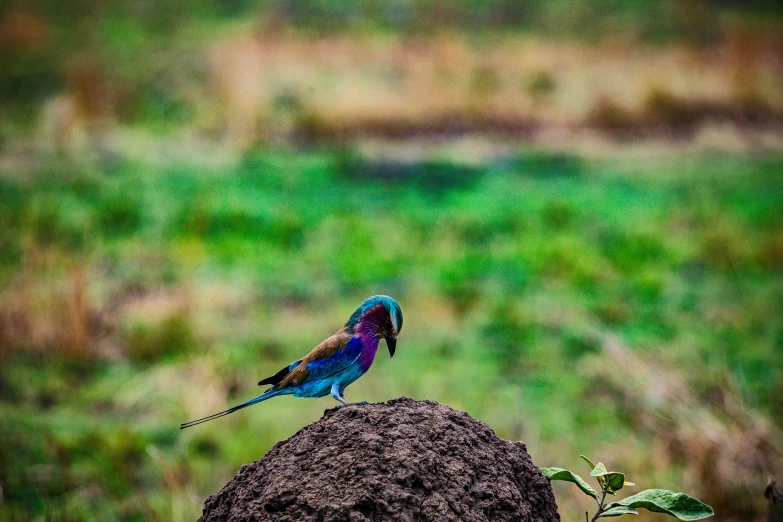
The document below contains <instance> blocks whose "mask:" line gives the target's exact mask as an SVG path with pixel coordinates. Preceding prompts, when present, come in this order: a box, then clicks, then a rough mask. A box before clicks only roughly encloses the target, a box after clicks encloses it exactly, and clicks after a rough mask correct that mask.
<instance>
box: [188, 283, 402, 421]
mask: <svg viewBox="0 0 783 522" xmlns="http://www.w3.org/2000/svg"><path fill="white" fill-rule="evenodd" d="M401 329H402V309H401V308H400V305H399V304H398V303H397V301H395V300H394V299H392V298H391V297H389V296H387V295H374V296H372V297H369V298H367V299H365V300H364V301H362V304H361V305H359V307H358V308H357V309H356V310H355V311H354V312H353V314H351V317H350V318H349V319H348V321H347V322H346V323H345V325H344V326H343V327H342V328H340V329H339V330H338V331H337V332H336V333H335V334H334V335H332V336H331V337H329V338H327V339H325V340H324V341H323V342H321V343H320V344H319V345H318V346H316V347H315V348H313V349H312V350H311V351H310V353H308V354H307V355H306V356H304V357H302V358H301V359H298V360H296V361H294V362H292V363H291V364H289V365H287V366H286V367H284V368H283V369H281V370H280V371H279V372H277V373H275V374H274V375H272V376H270V377H267V378H265V379H262V380H261V381H259V383H258V384H259V386H262V385H270V386H269V388H267V389H266V390H265V391H264V393H262V394H261V395H259V396H258V397H254V398H252V399H250V400H247V401H245V402H243V403H241V404H237V405H236V406H233V407H231V408H229V409H227V410H224V411H221V412H220V413H215V414H214V415H209V416H207V417H203V418H201V419H196V420H192V421H189V422H185V423H183V424H181V425H180V429H185V428H189V427H191V426H195V425H197V424H201V423H204V422H208V421H211V420H214V419H217V418H219V417H223V416H225V415H229V414H231V413H234V412H235V411H238V410H241V409H243V408H247V407H248V406H252V405H253V404H258V403H259V402H262V401H265V400H267V399H271V398H272V397H277V396H279V395H293V396H294V397H300V398H303V397H324V396H326V395H331V396H332V397H333V398H334V399H335V400H336V401H338V402H340V403H341V406H349V405H351V404H361V403H349V402H348V401H347V400H346V399H345V396H344V393H345V388H346V387H347V386H348V385H349V384H351V383H352V382H354V381H355V380H356V379H358V378H359V377H361V376H362V375H364V374H365V373H366V372H367V370H369V369H370V366H372V363H373V361H374V360H375V354H376V352H377V350H378V343H379V342H380V339H381V338H383V339H385V341H386V347H387V348H388V349H389V356H390V357H394V352H395V351H396V349H397V336H398V335H399V333H400V330H401ZM364 404H366V403H364ZM341 406H338V408H339V407H341Z"/></svg>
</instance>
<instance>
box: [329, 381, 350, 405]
mask: <svg viewBox="0 0 783 522" xmlns="http://www.w3.org/2000/svg"><path fill="white" fill-rule="evenodd" d="M331 395H332V398H333V399H334V400H336V401H337V402H339V403H341V404H342V405H343V406H348V401H346V400H345V397H343V394H342V393H340V387H339V386H338V385H337V383H334V384H333V385H332V393H331ZM340 407H341V406H338V408H340Z"/></svg>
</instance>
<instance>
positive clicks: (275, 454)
mask: <svg viewBox="0 0 783 522" xmlns="http://www.w3.org/2000/svg"><path fill="white" fill-rule="evenodd" d="M199 520H200V521H202V522H217V521H228V520H230V521H232V522H239V521H245V520H254V521H262V520H264V521H265V520H270V521H279V522H283V521H291V522H298V521H301V520H316V521H323V522H331V521H335V522H336V521H351V522H353V521H368V520H372V521H376V520H395V521H396V520H400V521H430V520H431V521H439V522H440V521H445V520H454V521H495V520H499V521H504V520H508V521H514V522H523V521H552V520H560V516H559V515H558V513H557V505H556V504H555V497H554V494H553V493H552V488H551V486H550V484H549V479H547V478H545V477H544V476H543V475H541V472H540V471H539V469H538V468H537V467H536V466H535V465H534V464H533V463H532V462H531V460H530V456H529V455H528V454H527V451H526V448H525V445H524V444H523V443H521V442H509V441H506V440H503V439H501V438H499V437H498V436H497V435H495V432H494V431H492V429H491V428H490V427H489V426H487V425H486V424H484V423H483V422H480V421H477V420H475V419H473V418H471V417H470V416H469V415H468V414H467V413H464V412H461V411H456V410H453V409H451V408H449V407H448V406H441V405H440V404H438V403H436V402H432V401H414V400H412V399H407V398H399V399H394V400H391V401H389V402H387V403H382V404H370V405H364V406H348V407H344V408H340V409H334V410H328V411H326V412H325V414H324V416H323V417H322V418H321V420H319V421H318V422H315V423H313V424H310V425H309V426H306V427H304V428H302V429H301V430H300V431H299V432H298V433H297V434H296V435H294V436H293V437H291V438H290V439H288V440H286V441H283V442H280V443H278V444H277V445H275V447H274V448H272V449H271V450H270V451H269V453H267V454H266V456H265V457H264V458H263V459H261V460H259V461H256V462H254V463H253V464H248V465H245V466H242V468H241V469H240V470H239V471H238V472H237V473H236V475H235V476H234V478H233V479H232V480H231V481H230V482H229V483H228V484H226V486H225V487H224V488H223V489H222V490H221V491H220V492H219V493H218V494H216V495H212V496H211V497H209V498H208V499H207V501H206V503H205V505H204V514H203V516H202V517H201V518H200V519H199Z"/></svg>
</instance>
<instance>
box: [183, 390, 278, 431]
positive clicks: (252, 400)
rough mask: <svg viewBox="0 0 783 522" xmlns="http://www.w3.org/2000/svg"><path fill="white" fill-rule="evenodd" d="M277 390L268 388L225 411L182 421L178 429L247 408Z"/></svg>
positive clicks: (273, 394) (270, 396) (272, 394)
mask: <svg viewBox="0 0 783 522" xmlns="http://www.w3.org/2000/svg"><path fill="white" fill-rule="evenodd" d="M277 391H278V390H271V389H270V390H267V391H265V392H264V393H262V394H261V395H259V396H258V397H254V398H252V399H250V400H248V401H245V402H243V403H242V404H237V405H236V406H232V407H231V408H229V409H227V410H225V411H221V412H220V413H215V414H213V415H209V416H207V417H204V418H201V419H196V420H192V421H188V422H184V423H182V424H180V426H179V429H181V430H183V429H185V428H190V427H191V426H195V425H196V424H201V423H203V422H208V421H211V420H214V419H217V418H219V417H223V416H225V415H228V414H230V413H234V412H235V411H237V410H241V409H242V408H247V407H248V406H252V405H253V404H257V403H259V402H261V401H265V400H267V399H271V398H272V397H274V396H275V395H278V393H275V392H277Z"/></svg>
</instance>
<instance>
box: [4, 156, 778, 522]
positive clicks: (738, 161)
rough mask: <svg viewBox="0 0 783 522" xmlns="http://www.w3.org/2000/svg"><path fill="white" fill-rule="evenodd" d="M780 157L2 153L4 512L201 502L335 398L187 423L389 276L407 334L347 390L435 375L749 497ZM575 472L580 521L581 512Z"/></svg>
mask: <svg viewBox="0 0 783 522" xmlns="http://www.w3.org/2000/svg"><path fill="white" fill-rule="evenodd" d="M781 173H783V160H781V158H780V157H778V156H767V157H765V156H734V155H728V154H719V153H706V152H705V153H700V154H691V155H666V156H661V157H658V158H652V157H650V156H644V157H643V158H640V157H637V156H623V155H619V154H618V155H608V156H606V157H604V158H590V157H581V156H577V155H572V154H565V153H551V152H544V151H539V150H521V151H519V153H517V154H514V155H513V156H511V157H508V158H504V159H503V160H502V161H493V162H490V163H487V164H483V165H479V166H476V165H470V166H466V165H463V164H458V163H454V162H453V161H450V160H444V159H433V160H427V161H423V162H408V161H401V160H391V159H389V160H386V159H380V160H379V159H372V158H369V157H366V156H364V155H362V154H360V153H358V152H355V151H352V150H350V149H344V150H340V151H337V152H330V151H328V150H311V151H305V152H299V153H296V152H286V151H282V150H273V149H259V150H252V151H250V152H248V153H246V154H245V155H244V157H243V158H242V159H241V161H239V162H237V163H235V164H221V165H220V166H210V165H202V164H198V163H197V162H195V161H194V162H187V161H183V162H179V163H173V164H165V163H160V162H155V163H152V162H150V163H146V162H143V161H138V160H130V159H117V160H116V161H115V162H114V163H112V168H111V173H108V174H107V173H105V172H103V171H102V170H101V169H100V168H99V167H96V165H95V164H93V163H90V162H88V161H76V160H67V159H63V158H62V157H60V158H53V159H52V160H51V162H49V161H47V160H44V161H43V162H41V163H40V164H37V165H36V166H31V167H29V168H28V170H27V171H25V172H20V171H19V170H18V169H14V170H13V171H10V170H9V171H7V172H3V173H2V176H0V222H1V223H2V226H0V243H1V244H2V249H0V251H1V252H2V255H0V485H1V486H2V499H3V500H2V503H0V518H1V519H3V520H30V519H35V520H63V521H66V520H106V521H109V520H174V521H177V520H193V519H195V518H196V517H197V516H198V514H199V513H200V509H201V504H202V502H203V500H204V498H205V497H206V496H207V495H208V494H211V493H213V492H215V491H216V490H217V489H218V488H219V487H220V486H221V485H222V484H223V483H224V482H225V481H226V480H227V479H228V478H229V477H230V476H231V474H232V473H233V472H234V471H235V470H236V469H237V468H238V467H239V466H240V465H241V464H243V463H246V462H249V461H252V460H254V459H258V458H261V456H263V454H264V453H265V452H266V451H267V450H268V449H269V448H270V447H271V446H272V445H273V444H274V443H276V442H277V441H279V440H281V439H283V438H285V437H288V436H290V435H291V434H293V433H294V432H295V431H296V430H297V429H299V428H300V427H302V426H303V425H304V424H306V423H308V422H312V421H314V420H315V419H317V418H318V417H319V415H320V413H321V411H322V410H323V408H326V407H331V406H332V404H331V403H332V402H333V401H331V400H330V399H323V400H317V401H301V400H297V399H292V398H282V399H279V400H275V401H269V402H267V403H264V404H263V405H260V406H257V407H255V408H253V409H252V410H246V411H243V412H241V413H237V414H235V415H232V416H230V417H228V418H225V419H220V420H219V421H216V422H214V423H210V424H207V425H205V426H199V427H198V428H197V429H192V430H188V431H185V432H179V431H178V430H177V427H178V423H180V422H182V421H185V420H189V419H191V418H195V417H199V416H202V415H205V414H209V413H212V412H213V411H217V410H219V409H222V408H224V407H225V406H228V405H231V404H233V403H236V402H239V401H240V400H243V399H244V398H248V397H250V396H252V395H253V394H255V393H256V392H257V387H256V386H255V382H257V380H258V378H259V377H263V376H265V375H267V374H269V373H271V372H274V371H276V370H277V369H279V367H280V366H281V365H283V364H286V363H288V362H290V360H293V359H294V358H295V357H297V356H299V355H301V354H302V353H303V352H305V351H307V350H308V349H309V348H310V347H312V346H313V345H315V344H316V343H317V342H318V341H320V340H321V339H323V338H324V337H325V336H327V335H328V334H330V333H331V332H332V331H334V330H336V329H337V328H338V327H339V326H340V325H341V324H342V323H343V322H344V321H345V319H346V318H347V317H348V315H349V314H350V312H351V311H352V310H353V308H354V307H355V306H356V305H357V304H358V303H359V302H360V300H361V299H362V298H364V297H367V296H369V295H372V294H377V293H387V294H390V295H393V296H395V297H396V298H398V300H399V301H400V303H401V305H402V307H403V309H404V312H405V318H406V321H405V329H404V330H403V333H402V335H401V338H400V341H399V345H398V355H397V357H395V358H394V359H393V360H389V359H388V358H387V357H385V356H384V355H383V353H381V354H380V355H379V358H378V360H377V362H376V365H375V367H374V368H373V369H372V371H371V372H370V373H369V374H368V375H367V376H366V377H365V378H364V379H362V380H360V381H359V382H357V383H356V384H355V385H353V386H352V387H351V388H350V389H349V390H348V394H349V395H348V397H349V398H351V399H355V400H360V399H366V400H370V401H380V400H386V399H389V398H392V397H396V396H399V395H408V396H412V397H415V398H421V399H424V398H427V399H434V400H438V401H440V402H443V403H446V404H449V405H451V406H453V407H455V408H459V409H464V410H466V411H468V412H469V413H470V414H471V415H474V416H476V417H478V418H480V419H482V420H485V421H486V422H488V423H489V424H490V425H491V426H492V427H493V428H494V429H495V430H496V431H497V432H498V434H499V435H500V436H502V437H505V438H509V439H512V440H524V441H526V442H527V444H528V448H529V450H530V452H531V454H532V456H533V459H534V460H535V462H536V463H537V464H539V465H562V466H566V467H572V468H574V469H578V461H577V459H576V458H574V457H576V456H577V455H579V454H580V453H589V454H590V455H594V456H596V458H601V459H603V460H604V461H608V464H609V463H611V465H610V467H613V468H617V469H623V470H627V472H628V474H629V477H630V479H631V480H634V481H635V482H636V483H637V484H639V485H640V487H652V486H656V487H666V488H670V489H678V490H685V491H687V492H688V493H691V494H693V495H695V496H697V497H700V498H701V499H702V500H704V501H707V502H708V503H714V504H719V505H720V506H721V508H722V510H721V512H720V513H719V515H720V517H719V520H749V519H753V518H756V519H758V517H759V516H761V515H760V513H761V511H760V509H761V508H760V505H761V504H759V502H758V499H759V498H760V496H761V492H762V491H763V484H766V473H772V472H775V471H777V472H780V451H781V448H782V447H783V446H781V440H780V432H779V430H777V429H776V428H775V426H780V425H781V424H783V408H782V407H781V402H780V400H779V398H780V395H781V392H783V357H782V356H783V322H781V317H783V232H781V231H783V218H782V217H781V216H783V213H781V210H783V180H781ZM607 339H620V340H621V345H622V347H623V348H622V349H620V348H617V347H615V346H614V344H612V343H611V342H608V341H607ZM626 353H627V354H628V355H623V354H626ZM613 357H614V358H618V357H619V358H620V359H619V360H623V361H626V362H624V363H623V364H624V365H625V366H623V365H618V367H617V370H616V371H613V370H612V368H613V366H612V362H611V361H612V358H613ZM628 361H630V362H628ZM643 369H645V370H644V372H646V373H644V372H642V370H643ZM636 371H638V372H642V373H639V375H636V374H635V373H634V372H636ZM618 372H619V373H618ZM650 376H652V377H650ZM644 379H652V381H651V382H648V383H647V385H645V386H641V385H638V383H639V382H643V381H644ZM645 382H646V381H645ZM656 382H657V383H662V384H655V383H656ZM634 383H637V384H636V385H635V384H634ZM658 386H660V387H661V389H658ZM678 400H679V401H682V403H683V404H684V405H685V406H687V408H689V409H687V410H686V413H682V411H683V410H682V407H683V406H682V404H680V403H678V402H677V401H678ZM678 405H679V406H678ZM694 412H695V413H694ZM727 412H729V413H727ZM683 416H688V418H692V417H698V416H707V417H709V418H710V419H713V420H711V421H710V422H711V423H712V424H706V423H705V424H701V425H699V424H697V426H700V427H701V428H700V430H699V429H697V430H695V431H693V430H692V431H688V430H687V429H685V428H682V426H683V425H684V424H687V423H685V421H683V420H682V418H683ZM667 419H675V426H678V429H677V430H674V429H669V428H667V426H669V425H667V424H666V422H668V421H667ZM677 419H681V420H679V421H677ZM735 434H736V435H735ZM732 437H734V438H732ZM715 440H719V441H728V443H730V444H736V445H738V446H741V448H740V450H736V449H731V448H723V451H725V452H727V454H729V453H730V456H729V457H726V459H724V460H720V459H717V458H713V459H712V461H715V462H718V461H720V462H721V463H722V464H721V466H724V464H725V466H724V467H722V468H721V469H720V470H715V469H712V468H709V462H710V459H709V458H703V455H702V453H699V449H698V448H700V447H701V448H712V447H713V446H711V444H713V442H711V441H715ZM749 440H752V441H756V442H753V443H752V444H754V446H753V447H754V448H756V449H754V450H753V451H755V452H756V453H753V452H751V451H750V450H748V451H747V452H743V451H741V449H743V448H744V447H745V446H744V445H745V444H748V442H747V441H749ZM716 451H718V450H716ZM735 454H736V455H735ZM747 455H751V456H755V455H760V457H759V458H758V459H757V460H753V461H752V462H750V461H748V459H750V457H747V458H746V457H745V456H747ZM754 458H755V457H754ZM743 459H745V460H743ZM700 466H701V467H700ZM704 466H707V467H704ZM741 466H744V467H745V468H744V469H745V470H746V471H747V470H751V471H752V473H751V472H748V473H749V477H746V478H743V479H742V480H739V479H738V478H737V476H738V475H737V474H734V473H735V471H736V468H737V467H741ZM702 468H703V469H702ZM702 472H703V473H702ZM704 473H707V475H708V476H713V475H714V476H715V477H716V478H715V479H714V480H715V482H714V483H711V482H710V483H705V480H704V476H705V474H704ZM724 473H728V474H729V475H728V477H729V478H725V477H724ZM756 482H758V484H760V485H761V486H759V488H758V489H753V488H755V486H756ZM557 494H558V503H559V505H560V507H561V514H562V516H563V517H564V519H566V520H569V519H571V518H573V517H575V516H577V514H578V513H580V511H581V507H583V504H580V503H579V499H578V497H575V496H571V494H570V493H569V492H568V491H567V490H561V489H558V490H557ZM757 497H758V498H757ZM726 498H730V499H732V501H731V502H728V503H727V502H725V501H724V502H722V500H721V499H724V500H725V499H726ZM580 506H581V507H580Z"/></svg>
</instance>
